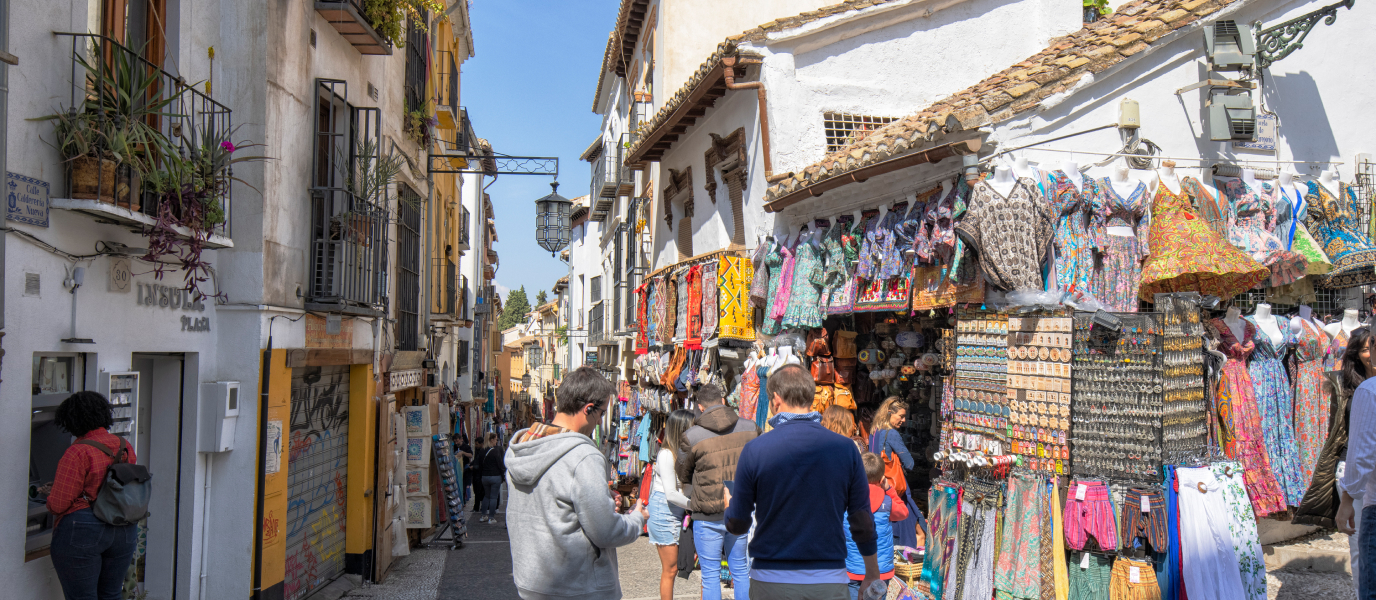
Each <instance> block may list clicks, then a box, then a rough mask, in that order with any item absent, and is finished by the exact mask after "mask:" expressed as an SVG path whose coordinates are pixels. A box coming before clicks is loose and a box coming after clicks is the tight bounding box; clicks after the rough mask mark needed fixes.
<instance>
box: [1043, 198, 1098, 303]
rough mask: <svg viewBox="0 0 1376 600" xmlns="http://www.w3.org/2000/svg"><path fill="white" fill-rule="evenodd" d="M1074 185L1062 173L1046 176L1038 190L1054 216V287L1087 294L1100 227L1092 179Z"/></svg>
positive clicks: (1092, 284) (1090, 285) (1092, 272)
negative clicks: (1073, 289)
mask: <svg viewBox="0 0 1376 600" xmlns="http://www.w3.org/2000/svg"><path fill="white" fill-rule="evenodd" d="M1082 183H1083V185H1082V186H1076V185H1075V182H1074V180H1072V179H1070V176H1069V175H1066V174H1065V172H1064V171H1052V172H1050V173H1047V174H1046V177H1045V180H1044V181H1043V182H1042V187H1043V189H1044V190H1045V192H1046V201H1047V202H1048V203H1050V204H1051V212H1052V213H1053V214H1055V215H1056V285H1057V286H1058V287H1059V288H1060V289H1062V290H1068V289H1070V288H1071V287H1072V286H1073V287H1075V288H1077V289H1079V290H1081V291H1084V292H1090V291H1091V290H1093V289H1094V287H1095V285H1094V280H1095V276H1094V251H1095V250H1097V249H1102V248H1103V247H1104V244H1103V240H1102V236H1103V227H1102V226H1101V224H1100V215H1099V214H1098V213H1097V211H1096V210H1095V206H1094V204H1095V202H1094V198H1095V197H1096V196H1097V195H1098V192H1097V190H1096V189H1095V188H1096V184H1095V181H1094V179H1093V178H1090V177H1085V178H1084V179H1083V181H1082Z"/></svg>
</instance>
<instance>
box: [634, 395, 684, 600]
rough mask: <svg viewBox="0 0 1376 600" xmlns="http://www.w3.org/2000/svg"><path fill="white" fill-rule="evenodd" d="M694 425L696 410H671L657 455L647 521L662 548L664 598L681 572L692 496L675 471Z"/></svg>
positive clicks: (667, 599)
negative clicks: (681, 544) (686, 512)
mask: <svg viewBox="0 0 1376 600" xmlns="http://www.w3.org/2000/svg"><path fill="white" fill-rule="evenodd" d="M692 426H693V413H692V412H690V411H686V410H676V411H674V412H672V413H670V414H669V420H668V421H666V422H665V423H664V443H663V444H661V445H660V448H659V454H658V455H657V456H656V457H655V468H654V480H653V481H652V482H651V488H650V489H651V490H652V491H651V492H650V503H649V506H648V507H647V508H648V509H649V512H650V519H649V520H648V521H646V522H645V528H646V529H647V530H648V531H649V533H650V543H651V544H654V545H655V549H657V550H658V551H659V562H660V564H661V565H662V566H663V570H662V571H660V574H659V597H660V598H661V600H672V598H673V597H674V576H675V575H678V534H679V532H680V531H682V530H683V509H685V508H688V496H686V495H684V493H683V488H682V486H680V485H679V482H678V476H676V475H674V459H675V458H676V457H677V454H678V449H679V447H680V444H681V443H682V442H683V432H684V431H687V430H688V428H689V427H692Z"/></svg>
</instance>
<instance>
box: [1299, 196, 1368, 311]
mask: <svg viewBox="0 0 1376 600" xmlns="http://www.w3.org/2000/svg"><path fill="white" fill-rule="evenodd" d="M1338 196H1339V197H1337V198H1334V197H1333V194H1331V193H1329V192H1328V190H1327V189H1324V187H1323V186H1322V185H1319V183H1318V182H1317V181H1311V182H1309V193H1308V194H1305V196H1304V199H1305V202H1306V203H1307V204H1308V205H1309V224H1310V228H1309V232H1310V233H1312V234H1314V239H1315V240H1317V241H1318V242H1319V245H1320V246H1321V247H1322V248H1323V253H1324V254H1327V255H1328V259H1329V260H1331V261H1332V262H1333V269H1332V270H1330V271H1329V272H1328V274H1327V275H1325V276H1323V277H1322V278H1320V279H1319V287H1323V288H1333V289H1336V288H1350V287H1356V286H1359V285H1371V284H1373V283H1376V246H1373V245H1372V243H1371V238H1370V237H1369V236H1367V234H1366V232H1364V231H1362V227H1361V225H1360V224H1358V222H1357V214H1358V213H1357V210H1356V196H1355V195H1354V194H1353V192H1352V188H1351V187H1349V186H1347V185H1345V184H1341V183H1340V184H1338Z"/></svg>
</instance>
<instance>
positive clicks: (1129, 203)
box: [1093, 177, 1151, 312]
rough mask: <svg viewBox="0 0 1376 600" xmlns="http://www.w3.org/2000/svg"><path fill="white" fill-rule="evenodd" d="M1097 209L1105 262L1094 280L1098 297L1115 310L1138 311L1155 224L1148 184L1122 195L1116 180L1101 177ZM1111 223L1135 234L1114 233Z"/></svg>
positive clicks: (1095, 292)
mask: <svg viewBox="0 0 1376 600" xmlns="http://www.w3.org/2000/svg"><path fill="white" fill-rule="evenodd" d="M1096 191H1097V193H1096V194H1095V210H1096V211H1097V212H1098V213H1099V219H1098V222H1099V223H1100V224H1101V227H1102V229H1103V233H1102V235H1101V237H1100V239H1101V240H1102V242H1101V246H1102V247H1101V252H1102V255H1103V264H1102V266H1101V267H1100V269H1099V271H1098V274H1097V277H1096V278H1095V283H1094V288H1093V291H1094V297H1095V298H1096V299H1098V300H1099V303H1100V304H1103V305H1104V306H1105V307H1107V309H1108V310H1110V311H1113V312H1137V290H1138V288H1139V287H1140V286H1141V285H1142V259H1144V258H1146V257H1147V255H1148V254H1150V252H1149V249H1150V246H1151V245H1150V238H1151V224H1150V222H1149V221H1148V219H1147V215H1148V211H1149V210H1150V207H1149V206H1147V186H1146V184H1144V183H1142V182H1140V181H1139V182H1137V187H1136V188H1133V190H1132V193H1131V194H1128V197H1127V198H1124V197H1122V196H1119V195H1118V190H1116V189H1114V187H1113V181H1112V180H1110V179H1109V178H1107V177H1105V178H1103V179H1102V180H1100V181H1099V184H1098V186H1097V190H1096ZM1110 227H1126V228H1128V229H1131V230H1132V232H1133V235H1113V234H1111V233H1109V228H1110Z"/></svg>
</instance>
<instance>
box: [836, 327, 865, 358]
mask: <svg viewBox="0 0 1376 600" xmlns="http://www.w3.org/2000/svg"><path fill="white" fill-rule="evenodd" d="M855 336H856V333H855V332H854V331H837V332H836V335H835V336H833V339H834V340H835V342H834V343H835V345H836V352H835V353H834V354H835V356H836V358H855V353H856V352H858V351H859V348H856V347H855Z"/></svg>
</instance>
